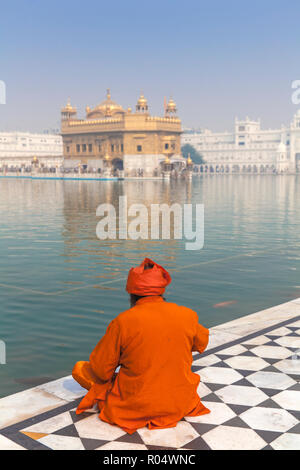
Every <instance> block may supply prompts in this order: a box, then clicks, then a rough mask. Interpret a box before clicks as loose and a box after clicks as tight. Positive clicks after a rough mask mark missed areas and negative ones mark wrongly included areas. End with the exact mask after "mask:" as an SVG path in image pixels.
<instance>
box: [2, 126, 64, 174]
mask: <svg viewBox="0 0 300 470" xmlns="http://www.w3.org/2000/svg"><path fill="white" fill-rule="evenodd" d="M33 162H35V164H38V165H39V166H44V167H48V168H57V167H59V166H61V165H62V163H63V146H62V139H61V136H60V135H57V134H33V133H30V132H19V131H16V132H0V170H1V169H3V168H16V169H21V168H26V167H30V166H31V165H32V163H33Z"/></svg>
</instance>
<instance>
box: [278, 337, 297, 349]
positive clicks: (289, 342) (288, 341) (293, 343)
mask: <svg viewBox="0 0 300 470" xmlns="http://www.w3.org/2000/svg"><path fill="white" fill-rule="evenodd" d="M274 341H275V343H277V344H280V346H287V347H288V348H300V338H297V336H283V337H282V338H278V339H275V340H274Z"/></svg>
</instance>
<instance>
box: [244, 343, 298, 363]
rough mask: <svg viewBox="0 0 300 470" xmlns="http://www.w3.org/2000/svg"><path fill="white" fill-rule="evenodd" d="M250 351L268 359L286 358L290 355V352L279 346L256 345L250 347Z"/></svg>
mask: <svg viewBox="0 0 300 470" xmlns="http://www.w3.org/2000/svg"><path fill="white" fill-rule="evenodd" d="M251 352H252V353H254V354H257V356H260V357H266V358H270V359H278V360H279V359H286V358H287V357H289V356H290V355H291V352H290V351H289V350H288V349H286V348H282V347H281V346H257V347H256V348H253V349H251Z"/></svg>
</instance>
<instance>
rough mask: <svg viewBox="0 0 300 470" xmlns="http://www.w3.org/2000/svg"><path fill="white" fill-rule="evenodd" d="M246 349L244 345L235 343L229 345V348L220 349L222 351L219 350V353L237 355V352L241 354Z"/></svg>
mask: <svg viewBox="0 0 300 470" xmlns="http://www.w3.org/2000/svg"><path fill="white" fill-rule="evenodd" d="M245 351H247V349H246V348H244V346H242V345H241V344H236V345H235V346H231V347H230V348H226V349H222V351H220V352H219V354H228V355H231V356H237V355H238V354H241V353H243V352H245Z"/></svg>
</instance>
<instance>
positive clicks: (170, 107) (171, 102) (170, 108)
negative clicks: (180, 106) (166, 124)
mask: <svg viewBox="0 0 300 470" xmlns="http://www.w3.org/2000/svg"><path fill="white" fill-rule="evenodd" d="M176 111H177V108H176V103H175V101H174V100H173V99H172V98H170V99H169V102H168V104H167V107H166V113H176Z"/></svg>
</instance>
